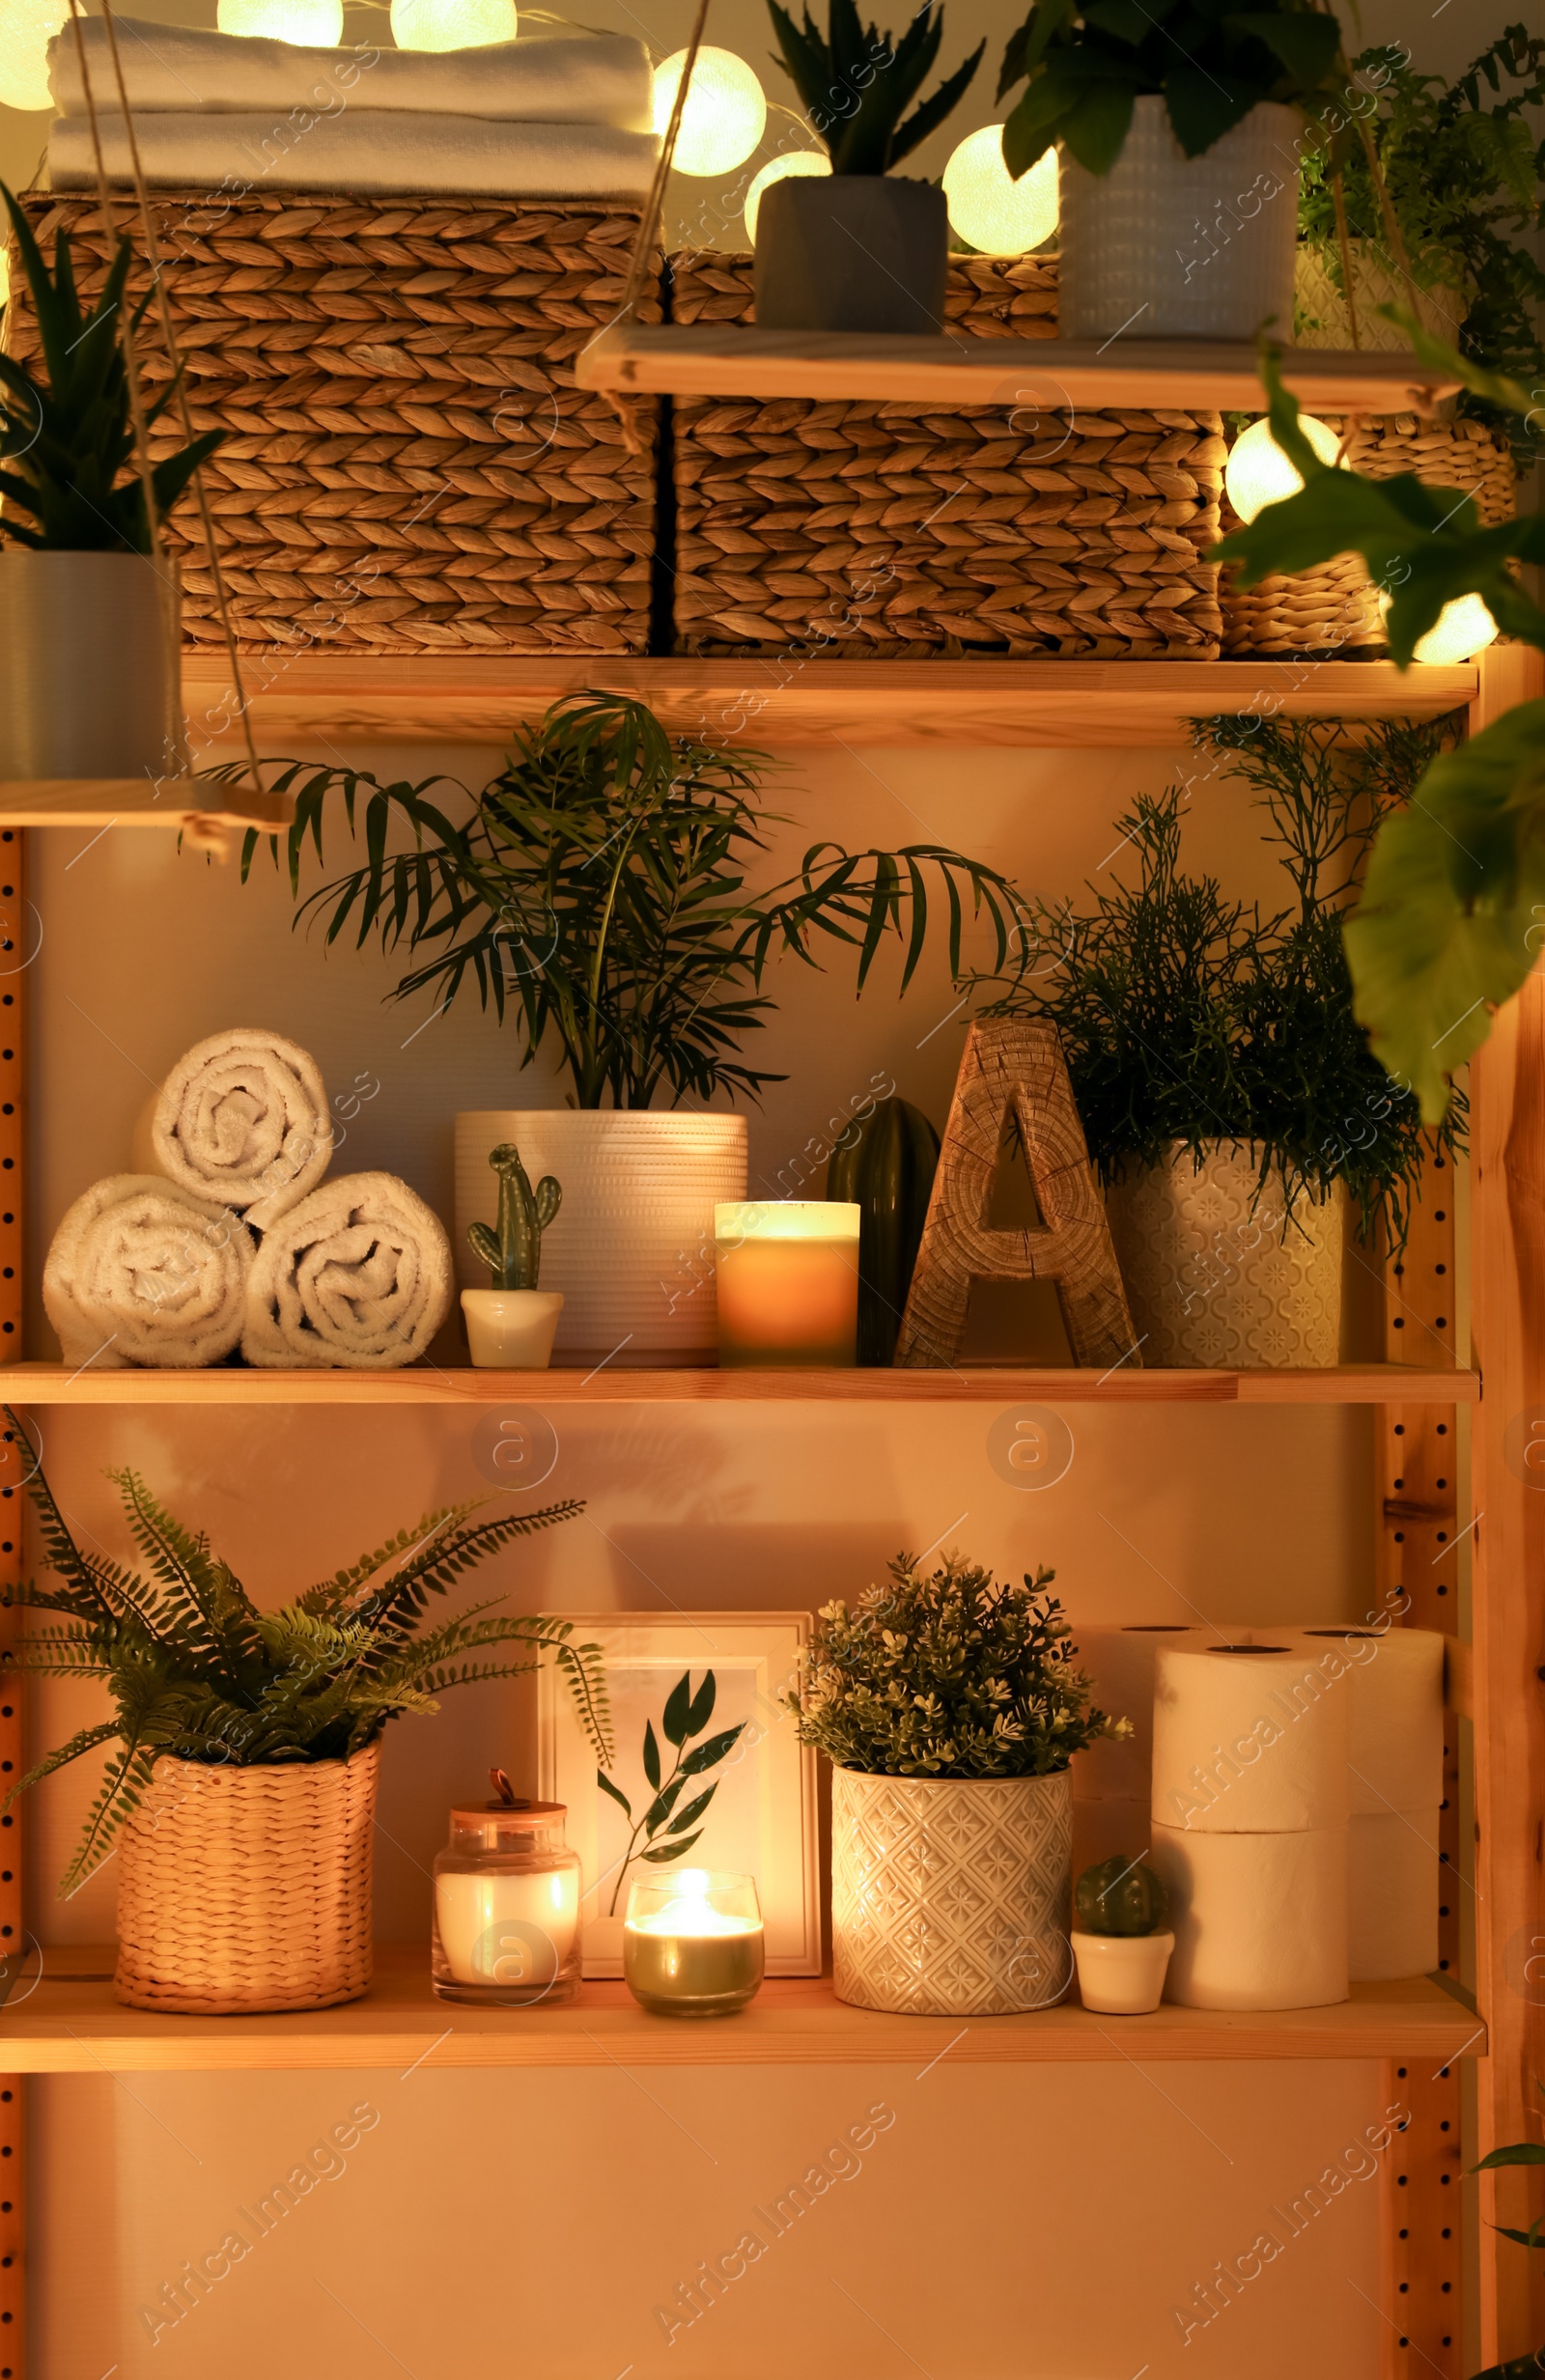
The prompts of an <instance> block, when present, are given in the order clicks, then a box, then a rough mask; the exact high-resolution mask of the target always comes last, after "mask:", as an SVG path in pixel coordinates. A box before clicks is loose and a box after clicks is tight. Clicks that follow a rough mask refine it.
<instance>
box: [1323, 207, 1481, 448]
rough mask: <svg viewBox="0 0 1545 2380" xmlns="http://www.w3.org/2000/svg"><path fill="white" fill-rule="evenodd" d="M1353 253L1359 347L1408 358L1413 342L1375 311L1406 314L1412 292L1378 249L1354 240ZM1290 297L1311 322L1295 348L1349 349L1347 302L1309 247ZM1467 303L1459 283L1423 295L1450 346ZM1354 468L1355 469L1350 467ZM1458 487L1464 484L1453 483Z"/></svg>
mask: <svg viewBox="0 0 1545 2380" xmlns="http://www.w3.org/2000/svg"><path fill="white" fill-rule="evenodd" d="M1350 244H1351V249H1352V291H1353V295H1354V296H1355V297H1356V299H1357V307H1358V338H1359V340H1360V342H1361V344H1362V347H1363V348H1365V349H1368V350H1372V351H1373V352H1374V353H1381V352H1382V353H1386V354H1401V355H1409V354H1410V352H1411V340H1410V337H1409V335H1408V333H1407V332H1405V331H1403V330H1402V329H1401V327H1400V325H1399V323H1398V322H1386V321H1385V319H1384V317H1383V315H1381V314H1380V313H1378V312H1377V311H1376V309H1377V308H1378V307H1380V306H1389V305H1395V306H1403V307H1405V308H1406V309H1407V310H1409V308H1410V305H1411V292H1410V291H1409V290H1408V289H1407V287H1406V285H1405V282H1404V281H1403V280H1402V279H1401V278H1400V277H1399V275H1398V274H1397V273H1393V272H1391V271H1390V270H1388V268H1387V267H1386V266H1384V265H1383V264H1381V262H1380V260H1379V253H1378V250H1377V249H1376V248H1375V247H1374V246H1373V245H1372V244H1371V243H1370V242H1369V241H1368V240H1366V239H1354V240H1353V241H1352V242H1351V243H1350ZM1293 294H1294V299H1295V302H1296V304H1297V305H1298V307H1299V308H1301V309H1302V311H1303V312H1304V313H1305V314H1306V315H1307V316H1310V317H1312V318H1313V319H1312V321H1310V322H1306V323H1305V325H1304V327H1303V329H1302V330H1301V331H1300V332H1299V333H1298V336H1297V341H1296V344H1297V345H1298V346H1299V347H1305V348H1341V349H1343V350H1344V349H1346V348H1349V347H1350V346H1351V345H1352V331H1351V326H1350V324H1349V322H1348V321H1347V312H1346V299H1345V298H1344V297H1343V296H1342V294H1341V292H1340V290H1339V289H1338V287H1337V286H1336V283H1335V282H1334V280H1333V278H1332V276H1331V273H1330V270H1329V267H1328V266H1326V265H1325V264H1324V263H1322V261H1321V259H1320V258H1319V257H1318V256H1317V255H1316V254H1315V252H1314V250H1313V249H1312V248H1306V247H1305V248H1300V250H1299V252H1298V256H1297V259H1296V262H1295V266H1294V274H1293ZM1468 302H1469V301H1468V299H1467V297H1466V295H1465V294H1464V292H1463V291H1462V290H1461V288H1460V287H1459V285H1458V284H1457V283H1454V284H1452V285H1449V284H1447V283H1445V282H1440V283H1439V284H1438V286H1437V287H1436V288H1435V289H1430V290H1424V291H1423V292H1422V305H1423V307H1424V308H1425V309H1426V311H1427V313H1428V315H1429V317H1431V318H1432V319H1433V322H1434V327H1435V328H1436V330H1437V332H1438V335H1439V337H1440V338H1442V339H1446V340H1447V342H1448V344H1449V346H1450V347H1457V346H1458V344H1459V332H1460V327H1461V324H1462V323H1463V322H1464V318H1465V311H1466V307H1467V304H1468ZM1354 467H1356V466H1354ZM1453 484H1454V485H1455V486H1456V487H1462V486H1467V485H1468V482H1465V481H1457V480H1456V481H1455V482H1454V483H1453Z"/></svg>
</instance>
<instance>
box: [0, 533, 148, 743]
mask: <svg viewBox="0 0 1545 2380" xmlns="http://www.w3.org/2000/svg"><path fill="white" fill-rule="evenodd" d="M173 602H175V592H169V591H168V590H167V589H166V587H165V586H164V584H163V582H162V580H161V578H160V577H159V575H158V574H157V572H156V568H155V565H154V563H153V562H150V561H148V560H147V559H146V558H145V557H144V556H143V555H141V554H136V553H32V552H30V551H29V550H28V549H27V548H26V547H24V546H6V547H5V549H4V551H3V552H0V777H6V778H12V779H16V778H22V779H25V778H28V777H137V776H143V775H145V774H147V773H148V774H150V775H151V776H160V775H163V774H164V773H165V772H166V770H167V767H168V762H169V757H170V753H169V743H168V739H169V736H170V733H171V728H172V705H171V655H172V636H173V629H174V622H173V618H172V614H171V610H170V606H171V604H172V603H173Z"/></svg>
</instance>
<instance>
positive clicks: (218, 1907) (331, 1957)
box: [114, 1744, 380, 2016]
mask: <svg viewBox="0 0 1545 2380" xmlns="http://www.w3.org/2000/svg"><path fill="white" fill-rule="evenodd" d="M379 1757H380V1755H379V1748H378V1747H377V1746H376V1745H374V1744H372V1745H370V1746H368V1747H367V1748H366V1750H364V1751H361V1752H356V1753H355V1754H354V1756H353V1758H352V1759H351V1760H348V1761H344V1760H319V1761H315V1762H306V1761H286V1762H284V1763H282V1764H276V1765H275V1766H273V1767H266V1768H207V1767H205V1766H203V1765H202V1764H201V1763H199V1762H197V1761H191V1760H175V1759H173V1758H171V1757H170V1756H167V1757H166V1758H163V1759H160V1760H157V1762H156V1763H155V1774H154V1778H153V1780H152V1783H151V1788H150V1791H149V1792H148V1793H147V1794H146V1796H145V1798H144V1800H143V1802H142V1803H141V1804H140V1806H139V1808H138V1809H137V1810H136V1811H135V1812H134V1815H133V1817H132V1818H131V1819H130V1820H129V1821H128V1823H127V1825H126V1828H125V1830H124V1834H123V1845H122V1850H121V1852H120V1855H119V1883H118V1973H117V1974H116V1975H115V1977H114V1990H115V1991H116V1993H117V1995H118V1997H119V1999H120V2000H122V2001H126V2002H127V2003H128V2005H129V2006H130V2007H131V2008H179V2009H184V2010H187V2011H189V2012H191V2013H192V2014H194V2015H197V2016H236V2015H240V2014H242V2013H245V2012H247V2011H250V2010H253V2009H258V2008H329V2007H332V2006H333V2005H334V2004H335V2003H336V2002H338V2001H341V2000H357V1999H358V1998H359V1995H360V1994H361V1992H363V1991H366V1990H368V1988H369V1985H370V1972H371V1966H370V1953H371V1937H370V1919H371V1862H372V1850H373V1846H374V1841H375V1823H376V1778H377V1773H378V1768H379Z"/></svg>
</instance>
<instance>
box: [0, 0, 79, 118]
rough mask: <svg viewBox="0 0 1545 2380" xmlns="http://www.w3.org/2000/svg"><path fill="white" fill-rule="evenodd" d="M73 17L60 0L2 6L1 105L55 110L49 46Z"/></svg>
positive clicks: (16, 0) (15, 0) (10, 0)
mask: <svg viewBox="0 0 1545 2380" xmlns="http://www.w3.org/2000/svg"><path fill="white" fill-rule="evenodd" d="M69 14H70V10H69V7H68V5H61V0H3V5H0V103H3V104H4V105H5V106H7V107H20V108H27V109H33V108H42V107H52V105H53V103H54V102H53V96H52V94H51V93H50V91H49V89H48V44H49V42H51V41H52V39H53V37H54V35H55V34H56V33H58V32H59V31H60V30H61V29H62V28H63V26H64V23H65V19H66V18H67V17H68V15H69Z"/></svg>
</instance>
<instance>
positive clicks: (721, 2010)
mask: <svg viewBox="0 0 1545 2380" xmlns="http://www.w3.org/2000/svg"><path fill="white" fill-rule="evenodd" d="M765 1964H766V1954H765V1943H764V1936H763V1932H762V1910H761V1905H760V1903H759V1902H758V1900H757V1897H756V1884H755V1880H754V1879H753V1878H752V1877H750V1876H721V1875H714V1874H712V1873H711V1872H710V1871H709V1870H708V1869H707V1868H702V1867H687V1868H683V1869H682V1870H681V1872H680V1874H679V1875H676V1876H672V1877H671V1878H670V1879H669V1880H668V1881H665V1882H660V1883H655V1882H653V1881H652V1882H650V1883H648V1884H635V1885H634V1886H633V1888H632V1891H631V1892H630V1893H629V1896H628V1917H627V1921H626V1923H625V1924H624V1926H623V1935H622V1971H623V1974H625V1975H626V1976H627V1978H628V1989H629V1990H630V1991H631V1992H632V1996H633V1998H634V2000H636V2001H637V2002H638V2004H639V2006H640V2007H641V2008H647V2009H648V2010H649V2011H650V2013H651V2015H653V2016H733V2015H734V2013H735V2011H736V2010H737V2009H738V2008H744V2006H745V2004H746V2002H747V2001H749V2000H753V1999H754V1998H755V1997H756V1994H757V1992H758V1991H759V1990H760V1989H761V1984H762V1974H763V1969H764V1966H765Z"/></svg>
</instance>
